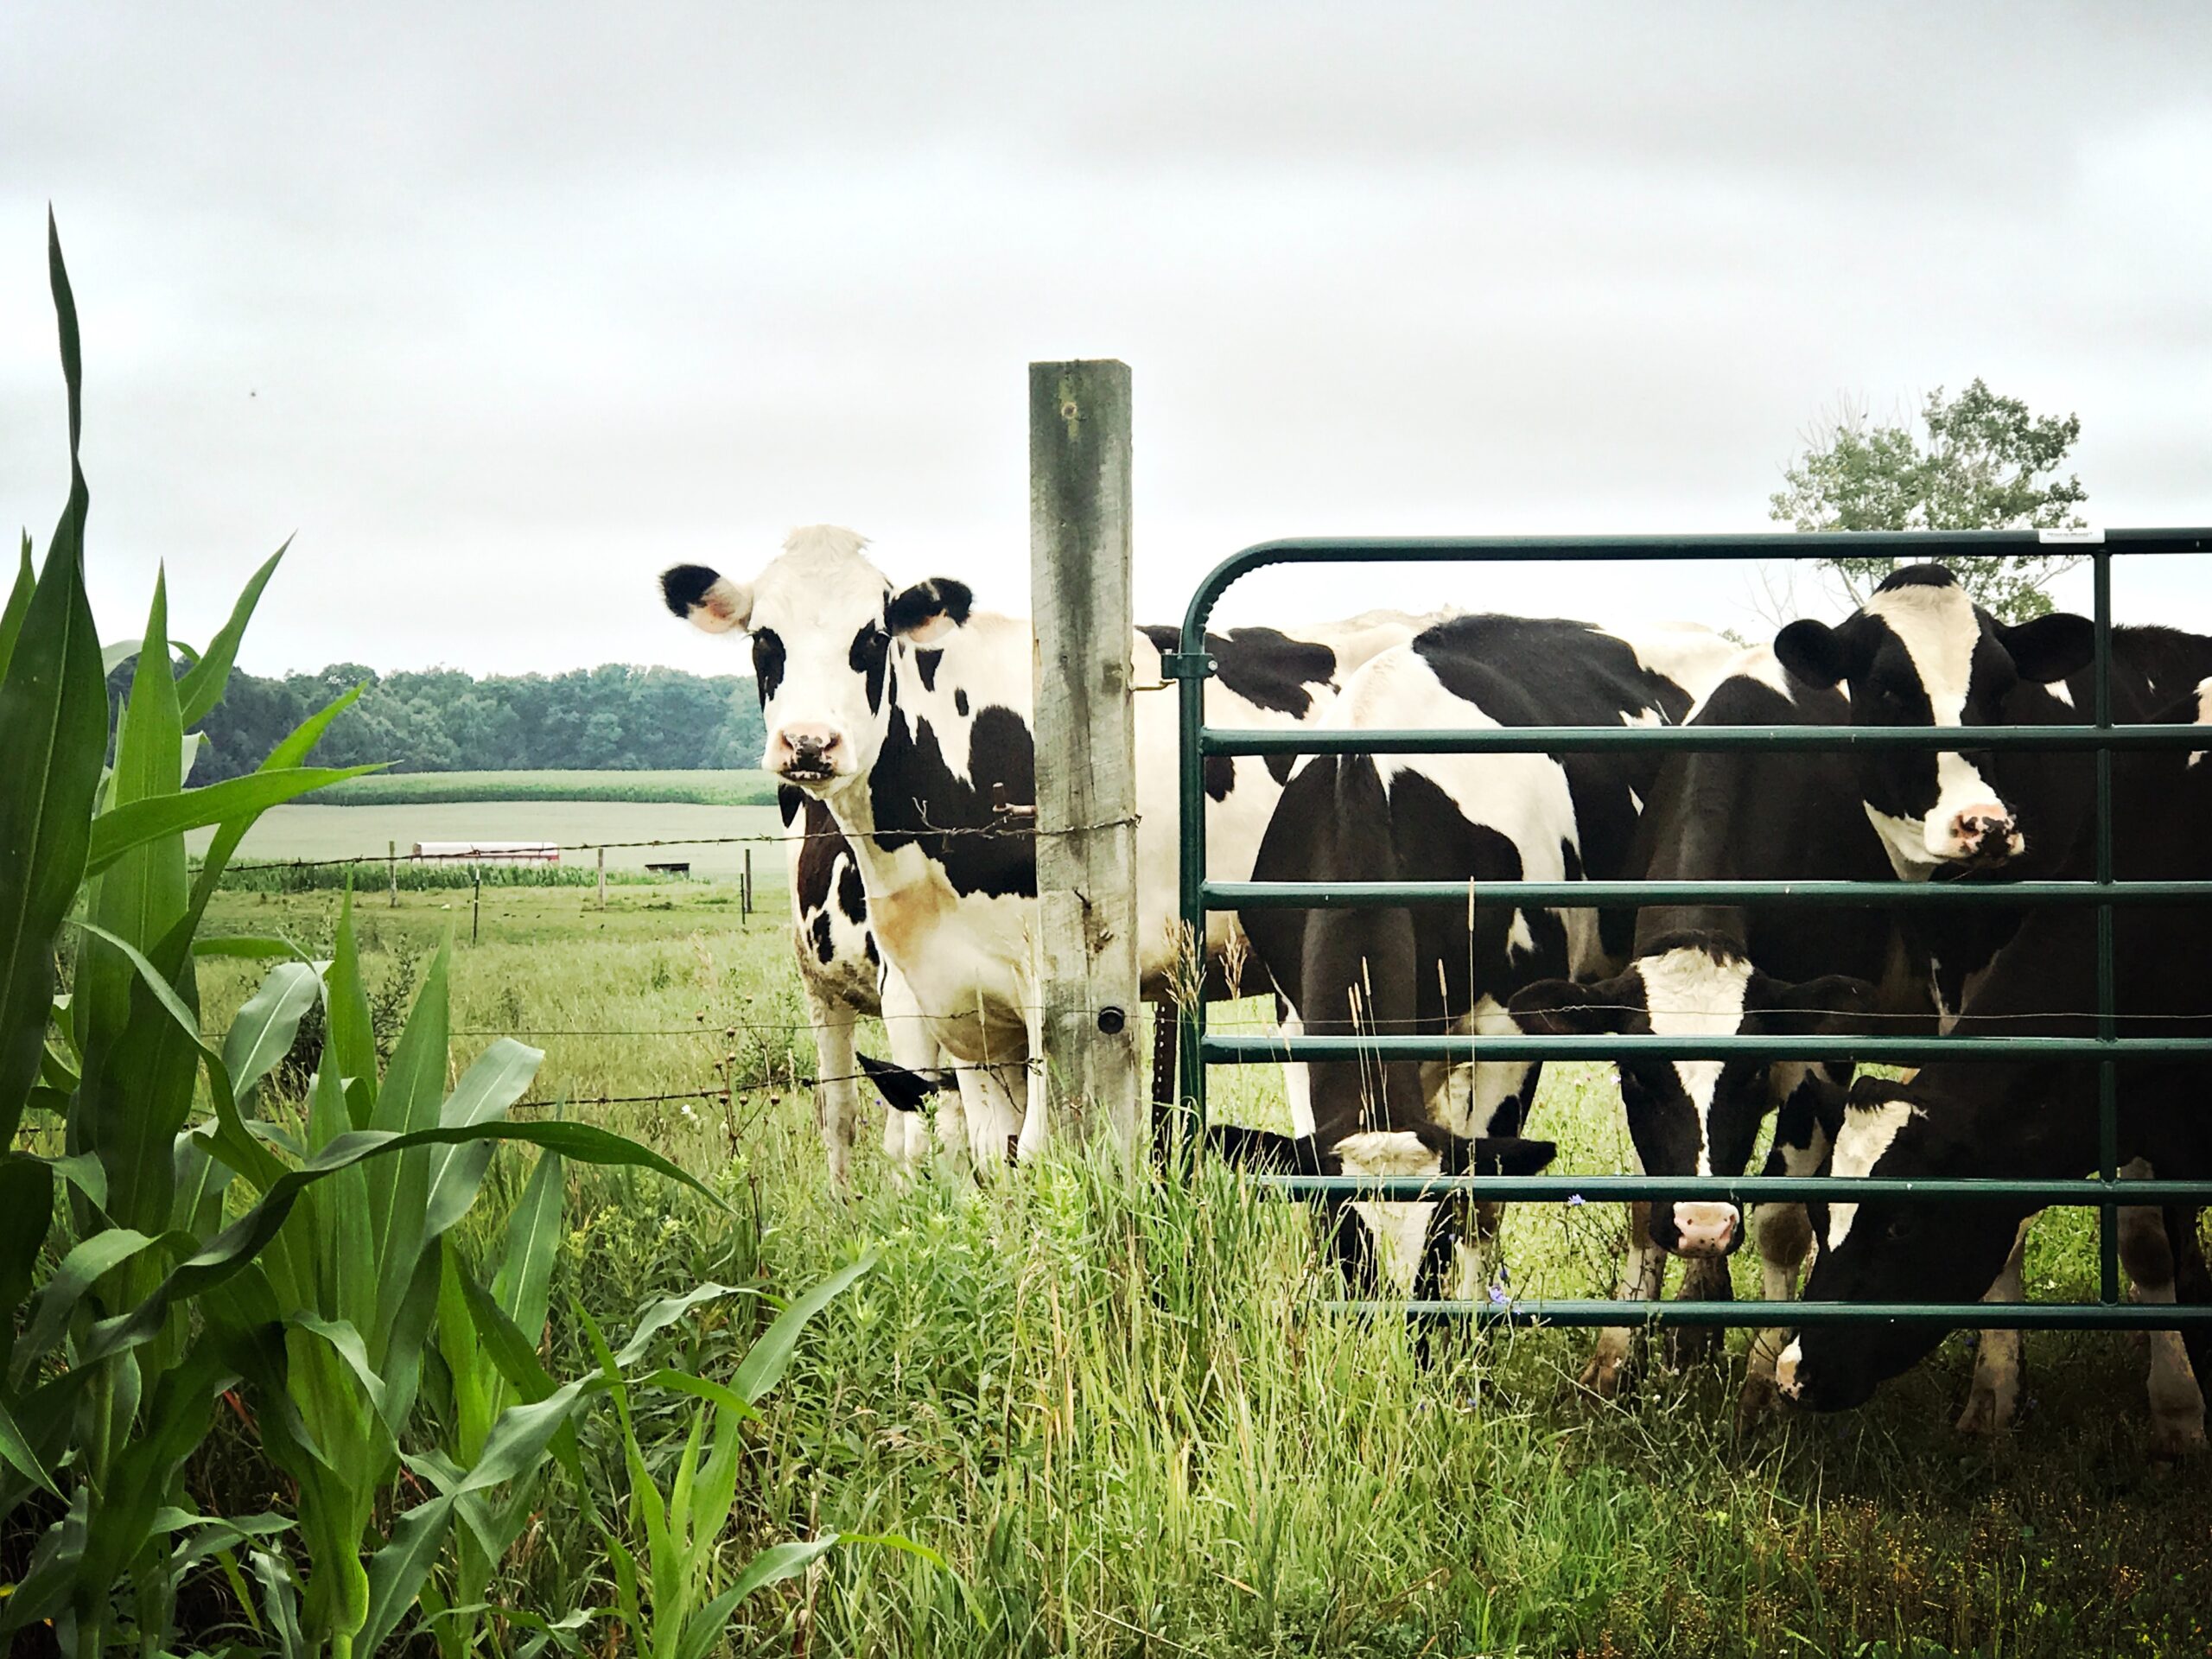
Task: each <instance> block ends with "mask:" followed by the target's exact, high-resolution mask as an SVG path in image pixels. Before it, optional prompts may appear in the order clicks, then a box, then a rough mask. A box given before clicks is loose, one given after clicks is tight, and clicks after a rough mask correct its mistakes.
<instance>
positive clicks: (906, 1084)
mask: <svg viewBox="0 0 2212 1659" xmlns="http://www.w3.org/2000/svg"><path fill="white" fill-rule="evenodd" d="M855 1058H857V1059H858V1060H859V1061H860V1063H861V1071H865V1072H866V1073H868V1081H869V1082H870V1083H873V1084H874V1085H875V1087H876V1091H877V1092H878V1093H879V1094H880V1095H881V1096H883V1100H884V1103H885V1104H886V1105H887V1106H889V1107H891V1108H892V1109H893V1110H895V1111H901V1112H918V1111H920V1110H921V1109H923V1107H924V1105H925V1103H927V1102H928V1100H929V1097H930V1096H931V1095H933V1094H936V1093H937V1092H938V1090H940V1089H944V1088H947V1087H949V1086H950V1084H949V1083H948V1081H947V1078H946V1076H945V1074H944V1072H942V1071H911V1070H909V1069H908V1068H907V1067H906V1066H903V1065H893V1064H892V1063H891V1062H890V1061H889V1060H879V1059H877V1058H875V1057H874V1055H872V1054H861V1055H856V1056H855Z"/></svg>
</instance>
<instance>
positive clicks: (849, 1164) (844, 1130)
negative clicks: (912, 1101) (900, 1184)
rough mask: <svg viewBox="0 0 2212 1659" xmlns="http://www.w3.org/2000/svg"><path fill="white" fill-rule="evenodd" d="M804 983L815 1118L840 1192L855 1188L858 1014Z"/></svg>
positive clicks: (802, 978)
mask: <svg viewBox="0 0 2212 1659" xmlns="http://www.w3.org/2000/svg"><path fill="white" fill-rule="evenodd" d="M800 984H801V985H802V987H803V988H804V990H805V992H806V1007H807V1014H808V1017H809V1018H810V1019H811V1020H813V1022H814V1071H815V1077H814V1120H815V1122H817V1124H818V1125H820V1126H821V1129H822V1145H823V1149H824V1150H825V1151H826V1152H827V1153H828V1154H829V1179H830V1181H831V1183H832V1184H833V1185H835V1186H836V1189H837V1190H838V1191H839V1192H848V1191H849V1190H850V1189H851V1187H852V1184H853V1131H854V1128H855V1126H856V1125H857V1124H858V1123H859V1122H860V1115H861V1096H860V1083H859V1077H860V1069H861V1067H860V1058H859V1055H858V1053H857V1052H855V1048H854V1046H853V1027H854V1025H855V1022H856V1021H857V1020H858V1018H859V1016H858V1015H856V1014H855V1013H854V1012H853V1010H852V1009H851V1008H850V1007H847V1006H846V1005H845V1004H844V1003H842V1002H840V1001H834V1000H833V999H831V998H830V997H829V996H826V995H823V992H822V991H821V990H819V989H818V988H817V987H816V986H815V984H814V982H812V981H811V980H810V979H808V978H807V977H806V976H804V974H802V975H801V976H800ZM892 1116H894V1117H895V1116H898V1114H897V1113H895V1112H894V1113H893V1114H892Z"/></svg>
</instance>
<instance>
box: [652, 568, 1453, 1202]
mask: <svg viewBox="0 0 2212 1659" xmlns="http://www.w3.org/2000/svg"><path fill="white" fill-rule="evenodd" d="M864 545H865V543H864V542H863V540H862V538H861V537H859V536H857V535H855V534H854V533H853V532H852V531H849V530H842V529H838V528H836V527H834V526H827V525H817V526H814V527H811V528H809V529H804V530H801V531H796V532H794V533H793V534H792V536H791V538H790V539H789V540H788V541H787V542H786V543H785V550H784V552H783V554H782V555H781V556H779V557H778V558H776V559H774V560H772V561H771V562H770V563H768V565H767V566H766V568H765V569H763V570H762V571H761V572H760V575H758V576H757V577H756V578H755V579H754V580H753V582H750V583H743V582H736V581H734V580H732V579H730V578H728V577H726V576H722V575H717V574H716V573H715V572H714V571H712V570H709V569H704V568H702V567H700V566H697V565H679V566H677V567H676V568H675V569H671V570H670V571H668V572H666V573H665V574H664V576H663V578H662V587H663V594H664V598H665V599H666V601H667V603H668V606H669V608H670V609H671V611H673V612H675V613H677V615H679V616H683V617H686V618H688V619H690V620H691V621H692V622H694V623H695V624H696V625H697V626H700V627H702V628H704V629H706V630H707V631H708V632H732V631H739V632H747V633H749V634H750V635H751V636H752V643H753V669H754V672H755V675H756V676H757V677H758V679H759V683H760V696H761V708H762V712H763V715H764V717H765V719H766V725H767V731H768V737H767V745H766V753H764V755H763V758H762V765H763V766H765V767H766V769H767V770H769V771H770V772H774V773H776V774H777V776H778V777H779V779H781V780H782V781H783V782H785V783H787V784H791V785H796V786H797V787H798V788H800V789H802V790H804V791H806V793H807V794H808V795H810V797H812V798H815V799H817V800H818V801H820V802H821V803H822V804H823V805H824V806H825V807H827V808H828V810H829V812H830V813H831V815H832V816H833V817H835V818H836V822H837V825H838V827H839V829H842V831H843V832H844V834H845V836H846V837H847V841H848V843H849V847H850V848H851V849H852V853H853V856H854V857H855V861H856V862H857V866H858V868H859V871H860V878H861V889H862V892H863V893H864V895H865V898H866V900H867V906H868V920H869V925H870V927H871V929H872V930H873V932H874V938H875V941H876V944H877V946H878V948H879V949H880V950H881V952H882V954H883V957H884V958H885V960H886V962H887V963H889V964H890V965H891V966H893V967H894V968H896V969H898V970H899V974H900V975H901V976H903V978H904V980H905V981H906V987H907V988H908V990H909V991H910V992H911V993H912V995H913V997H914V999H915V1001H916V1002H917V1004H918V1007H919V1008H920V1009H921V1010H922V1011H923V1012H924V1013H925V1014H926V1016H927V1019H926V1021H925V1024H926V1027H927V1029H928V1030H929V1032H930V1034H931V1037H932V1038H933V1039H934V1040H935V1041H936V1042H937V1043H938V1046H939V1047H940V1048H942V1049H943V1050H944V1052H945V1053H946V1054H948V1055H950V1057H951V1058H952V1059H953V1060H954V1061H955V1062H956V1063H957V1070H956V1077H957V1085H958V1089H959V1092H960V1096H961V1105H962V1111H963V1122H964V1124H965V1127H966V1134H967V1136H968V1140H969V1146H970V1147H971V1149H972V1151H973V1153H974V1154H975V1156H976V1158H977V1160H979V1163H993V1162H996V1161H997V1159H996V1157H995V1149H998V1148H1003V1147H1006V1146H1007V1142H1008V1140H1009V1137H1013V1136H1016V1135H1018V1136H1019V1137H1020V1147H1021V1150H1022V1151H1023V1152H1024V1153H1025V1154H1027V1153H1031V1152H1033V1151H1034V1150H1036V1149H1037V1147H1039V1146H1040V1145H1041V1144H1042V1143H1043V1140H1044V1137H1045V1135H1046V1128H1047V1125H1046V1113H1045V1111H1044V1110H1043V1103H1044V1098H1045V1096H1044V1093H1043V1090H1042V1078H1041V1077H1039V1076H1038V1075H1037V1074H1036V1072H1035V1071H1034V1070H1033V1068H1032V1066H1031V1065H1030V1064H1029V1061H1030V1057H1031V1056H1032V1055H1033V1053H1035V1052H1037V1046H1036V1044H1035V1042H1034V1041H1033V1032H1032V1029H1031V1027H1032V1021H1033V1018H1034V1016H1035V1013H1036V1006H1037V1002H1038V999H1037V997H1036V996H1035V995H1033V993H1032V991H1031V990H1030V988H1029V986H1028V979H1029V976H1030V973H1031V967H1030V948H1029V935H1030V931H1031V927H1032V923H1033V915H1034V911H1035V893H1036V861H1035V857H1034V853H1033V843H1032V840H1031V838H1030V836H1029V835H1028V834H1027V827H1026V824H1025V823H1022V822H1020V821H1018V820H1017V821H1012V822H1009V820H1008V819H1007V817H1006V816H1005V815H1004V814H1002V813H1001V812H999V811H997V810H995V805H996V804H997V803H998V802H999V801H1001V800H1004V801H1011V802H1014V803H1023V802H1027V801H1030V800H1032V799H1033V798H1034V791H1033V776H1034V766H1035V755H1034V747H1033V740H1032V736H1031V732H1030V728H1029V709H1030V707H1031V672H1032V669H1031V663H1032V655H1033V646H1032V643H1031V634H1030V628H1029V624H1028V622H1027V620H1024V619H1020V618H1015V617H1007V616H1001V615H996V614H994V613H988V612H985V611H981V610H977V609H976V608H975V606H974V603H973V599H972V595H971V594H970V593H969V589H968V588H966V587H965V586H963V584H961V583H960V582H955V581H951V580H950V579H947V578H937V579H934V580H931V581H926V582H917V583H915V584H913V585H912V586H911V587H908V588H893V585H892V584H891V583H890V582H888V581H887V579H886V578H885V576H884V575H883V573H882V572H881V571H880V570H879V569H877V568H876V567H875V566H874V564H873V563H870V562H869V561H868V558H867V557H866V556H864V555H863V553H862V551H861V550H862V548H863V546H864ZM1415 627H1416V625H1415V624H1414V623H1413V622H1411V621H1410V620H1408V619H1405V618H1401V617H1396V616H1394V615H1388V614H1383V613H1376V614H1373V615H1370V616H1367V617H1363V618H1359V619H1355V620H1352V621H1351V622H1347V623H1342V624H1335V625H1330V626H1324V627H1319V628H1314V629H1307V630H1301V631H1300V632H1298V633H1296V634H1295V635H1294V634H1292V633H1289V632H1279V631H1276V630H1273V629H1262V628H1248V629H1240V630H1236V631H1232V632H1230V633H1228V634H1226V635H1224V636H1223V637H1222V639H1220V640H1219V641H1218V642H1217V643H1216V644H1215V646H1214V654H1215V656H1216V657H1217V659H1218V661H1219V664H1220V669H1219V673H1218V676H1217V678H1216V679H1215V680H1214V681H1212V682H1211V683H1209V685H1208V687H1207V715H1208V718H1209V719H1210V720H1214V721H1220V722H1222V723H1224V724H1230V725H1236V726H1247V727H1260V728H1269V727H1273V728H1283V727H1292V726H1296V725H1298V724H1300V723H1301V722H1304V721H1310V720H1313V719H1314V718H1315V717H1317V716H1318V715H1319V714H1320V712H1321V711H1322V710H1323V709H1325V708H1326V707H1327V706H1328V705H1329V703H1330V702H1332V701H1333V699H1334V696H1335V694H1336V689H1337V686H1338V683H1340V682H1341V679H1342V677H1344V675H1345V674H1347V673H1349V672H1350V671H1351V669H1352V668H1353V667H1354V666H1356V665H1357V664H1359V663H1361V662H1363V661H1364V660H1365V659H1366V658H1368V657H1370V656H1371V655H1373V654H1374V652H1376V651H1378V650H1382V649H1384V648H1387V647H1389V646H1390V645H1395V644H1398V643H1400V642H1402V641H1403V640H1405V639H1409V638H1410V637H1411V636H1412V635H1413V633H1414V632H1415ZM1130 650H1131V659H1132V664H1133V667H1134V670H1135V681H1136V683H1140V684H1142V683H1156V682H1157V681H1158V679H1159V669H1160V649H1159V646H1158V645H1157V644H1156V643H1155V641H1154V639H1153V638H1151V637H1149V636H1147V634H1145V633H1143V632H1139V633H1138V634H1136V635H1135V637H1134V638H1133V639H1132V640H1131V644H1130ZM1136 753H1137V810H1138V814H1139V817H1140V823H1139V826H1138V831H1137V910H1138V927H1139V938H1138V959H1139V967H1140V971H1141V976H1142V980H1143V985H1144V988H1145V992H1146V994H1147V995H1149V996H1154V997H1165V996H1166V995H1168V993H1169V991H1170V989H1171V987H1172V984H1173V980H1174V977H1175V974H1176V969H1177V966H1178V963H1179V960H1180V959H1181V957H1182V951H1181V948H1180V947H1181V935H1180V931H1179V927H1178V925H1177V922H1176V914H1175V901H1176V892H1177V884H1176V841H1175V835H1174V825H1175V821H1176V767H1175V755H1176V730H1175V708H1174V704H1173V702H1172V701H1168V700H1166V699H1162V698H1159V697H1141V698H1139V699H1138V701H1137V705H1136ZM1278 765H1280V763H1278ZM1206 791H1207V793H1208V795H1209V797H1210V798H1211V799H1212V801H1213V802H1214V803H1215V804H1214V808H1213V810H1212V813H1211V816H1210V817H1209V835H1208V844H1209V863H1210V868H1211V873H1212V874H1215V875H1217V876H1221V877H1230V878H1236V877H1242V876H1243V875H1245V874H1249V869H1250V868H1251V861H1252V858H1253V855H1254V853H1255V850H1256V849H1257V847H1258V845H1259V842H1260V837H1261V836H1262V833H1263V831H1264V830H1265V829H1266V827H1267V824H1268V817H1269V813H1270V811H1271V810H1272V809H1273V807H1274V802H1275V799H1276V797H1277V796H1278V795H1279V793H1280V792H1281V785H1280V783H1279V781H1278V778H1277V776H1276V775H1275V773H1274V772H1271V771H1270V769H1269V767H1268V765H1267V764H1265V763H1263V762H1262V761H1260V760H1236V761H1233V762H1232V761H1227V760H1224V761H1219V762H1217V763H1215V765H1214V766H1211V767H1210V768H1209V771H1208V774H1207V779H1206ZM1237 937H1238V935H1237V930H1236V924H1235V921H1234V918H1230V917H1229V916H1226V915H1224V916H1220V917H1217V918H1214V919H1213V920H1212V921H1211V923H1210V924H1209V926H1208V931H1207V937H1206V938H1205V941H1204V944H1205V951H1206V953H1207V955H1208V957H1209V958H1210V959H1212V960H1216V961H1218V960H1220V959H1221V958H1223V957H1226V956H1233V955H1234V954H1235V952H1234V951H1232V950H1231V949H1230V946H1231V942H1232V940H1233V939H1235V938H1237Z"/></svg>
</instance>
